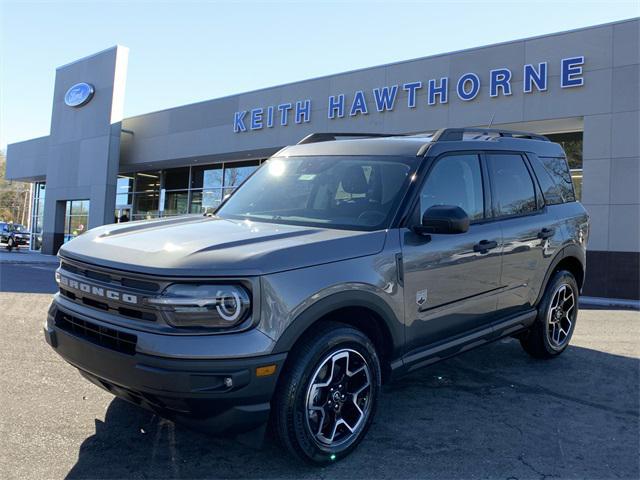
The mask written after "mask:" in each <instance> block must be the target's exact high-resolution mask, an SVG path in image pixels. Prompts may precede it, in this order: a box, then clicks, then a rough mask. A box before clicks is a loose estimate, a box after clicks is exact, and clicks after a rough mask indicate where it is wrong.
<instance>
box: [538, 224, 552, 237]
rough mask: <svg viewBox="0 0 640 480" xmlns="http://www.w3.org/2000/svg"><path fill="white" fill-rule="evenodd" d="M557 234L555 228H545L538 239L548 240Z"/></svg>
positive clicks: (539, 233)
mask: <svg viewBox="0 0 640 480" xmlns="http://www.w3.org/2000/svg"><path fill="white" fill-rule="evenodd" d="M555 233H556V229H555V228H546V227H545V228H543V229H542V230H540V231H539V232H538V238H540V239H542V240H544V239H546V238H549V237H553V235H554V234H555Z"/></svg>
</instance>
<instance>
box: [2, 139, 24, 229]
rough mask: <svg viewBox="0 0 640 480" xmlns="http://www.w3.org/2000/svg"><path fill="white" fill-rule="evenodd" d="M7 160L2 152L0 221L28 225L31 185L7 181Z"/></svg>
mask: <svg viewBox="0 0 640 480" xmlns="http://www.w3.org/2000/svg"><path fill="white" fill-rule="evenodd" d="M6 168H7V158H6V155H5V153H4V151H2V150H0V221H5V222H14V223H21V224H23V225H26V224H27V222H28V216H29V201H30V191H31V189H30V185H29V184H28V183H23V182H12V181H10V180H6V179H5V172H6Z"/></svg>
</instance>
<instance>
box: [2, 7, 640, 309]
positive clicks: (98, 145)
mask: <svg viewBox="0 0 640 480" xmlns="http://www.w3.org/2000/svg"><path fill="white" fill-rule="evenodd" d="M639 23H640V19H638V18H635V19H631V20H627V21H621V22H615V23H610V24H606V25H600V26H594V27H589V28H583V29H579V30H573V31H569V32H561V33H556V34H551V35H544V36H540V37H534V38H528V39H524V40H517V41H512V42H506V43H501V44H497V45H490V46H485V47H478V48H473V49H469V50H463V51H458V52H452V53H445V54H441V55H434V56H430V57H425V58H419V59H415V60H408V61H400V62H397V63H392V64H388V65H382V66H377V67H371V68H366V69H362V70H356V71H351V72H347V73H341V74H337V75H331V76H326V77H321V78H315V79H312V80H305V81H300V82H295V83H290V84H286V85H281V86H277V87H272V88H265V89H262V90H257V91H253V92H248V93H242V94H238V95H233V96H229V97H224V98H219V99H214V100H208V101H204V102H200V103H195V104H191V105H185V106H182V107H176V108H171V109H168V110H162V111H159V112H152V113H148V114H145V115H139V116H135V117H129V118H123V115H122V112H123V105H124V93H125V79H126V70H127V57H128V50H127V49H126V48H124V47H120V46H118V47H114V48H110V49H108V50H105V51H102V52H99V53H96V54H94V55H91V56H89V57H86V58H82V59H80V60H78V61H75V62H72V63H70V64H67V65H64V66H62V67H59V68H58V69H57V71H56V78H55V89H54V96H53V108H52V114H51V130H50V134H49V135H48V136H46V137H41V138H35V139H32V140H28V141H24V142H19V143H14V144H11V145H9V146H8V151H7V178H9V179H12V180H17V181H25V182H32V194H33V195H32V206H31V214H30V225H29V228H30V231H31V248H32V249H42V251H43V253H47V254H53V253H55V252H56V251H57V249H58V248H59V247H60V245H61V244H62V243H63V242H65V241H67V240H69V239H70V238H73V237H74V236H76V235H79V234H82V232H84V231H86V230H87V229H88V228H92V227H96V226H99V225H103V224H107V223H113V222H114V221H126V220H129V219H132V220H137V219H145V218H153V217H158V216H171V215H179V214H186V213H202V212H207V211H212V210H213V209H215V207H216V206H217V205H218V204H219V203H220V202H221V201H222V199H223V198H224V196H225V195H227V194H229V193H231V192H232V191H233V190H234V189H235V188H236V187H237V186H238V185H239V184H240V183H241V182H242V181H243V180H244V179H245V178H247V176H248V175H249V174H250V173H251V172H252V171H253V170H254V169H255V168H257V167H258V165H259V164H260V162H262V161H263V160H265V159H266V158H267V157H268V156H269V155H271V154H273V153H275V152H277V151H278V150H279V149H280V148H282V147H284V146H286V145H290V144H294V143H296V142H298V141H299V140H300V139H302V138H303V137H304V136H306V135H308V134H310V133H315V132H354V133H357V132H371V133H418V132H428V131H433V130H436V129H439V128H443V127H471V126H475V127H478V126H480V127H486V126H487V125H489V124H491V125H492V126H493V127H494V128H509V129H517V130H526V131H531V132H535V133H541V134H545V135H547V136H548V137H549V138H550V139H551V140H553V141H557V142H560V143H562V144H563V146H564V147H565V150H566V152H567V156H568V159H569V163H570V167H571V171H572V177H573V180H574V185H575V187H576V192H577V194H578V196H579V198H580V199H581V201H582V203H583V204H584V205H585V207H586V208H587V210H588V211H589V214H590V216H591V224H592V227H591V234H590V238H589V245H588V272H587V281H586V286H585V293H586V294H588V295H592V296H596V297H610V298H624V299H636V300H637V299H639V298H640V285H639V278H640V190H639V185H640V152H639V143H638V137H639V132H640V122H639V117H640V100H639V95H638V91H639V85H640V79H639V76H638V69H639V63H640V53H639V50H638V45H639V43H640V42H639V39H640V33H639V31H638V27H639ZM170 95H171V92H167V96H170Z"/></svg>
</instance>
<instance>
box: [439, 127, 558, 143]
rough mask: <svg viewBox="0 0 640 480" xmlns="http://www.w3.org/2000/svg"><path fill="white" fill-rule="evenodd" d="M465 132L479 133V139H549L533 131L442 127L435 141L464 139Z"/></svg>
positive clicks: (544, 140) (546, 140) (545, 140)
mask: <svg viewBox="0 0 640 480" xmlns="http://www.w3.org/2000/svg"><path fill="white" fill-rule="evenodd" d="M465 133H471V134H473V133H475V134H477V138H474V140H475V139H477V140H481V138H480V137H511V138H529V139H531V140H541V141H543V142H548V141H549V139H548V138H547V137H545V136H544V135H538V134H537V133H531V132H519V131H517V130H500V129H496V128H442V129H440V130H438V131H437V132H436V133H435V135H434V136H433V141H434V142H455V141H459V140H464V134H465Z"/></svg>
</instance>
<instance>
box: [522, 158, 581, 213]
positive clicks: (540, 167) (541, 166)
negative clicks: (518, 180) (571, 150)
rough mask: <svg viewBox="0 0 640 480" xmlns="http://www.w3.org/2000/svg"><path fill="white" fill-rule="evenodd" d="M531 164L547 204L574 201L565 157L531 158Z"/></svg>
mask: <svg viewBox="0 0 640 480" xmlns="http://www.w3.org/2000/svg"><path fill="white" fill-rule="evenodd" d="M531 165H532V166H533V170H534V172H535V174H536V177H538V181H539V182H540V187H541V188H542V194H543V195H544V200H545V203H546V204H547V205H557V204H559V203H566V202H575V201H576V194H575V192H574V190H573V182H572V181H571V173H570V172H569V165H568V164H567V160H566V159H565V158H559V157H538V158H537V159H536V158H532V161H531Z"/></svg>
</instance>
